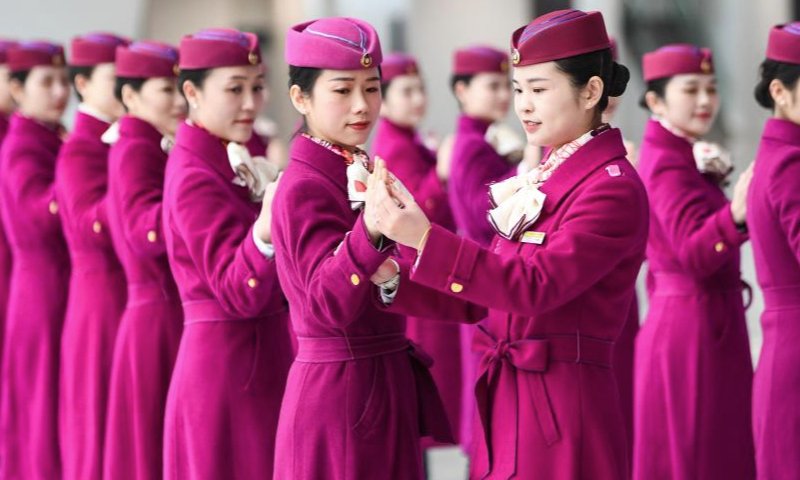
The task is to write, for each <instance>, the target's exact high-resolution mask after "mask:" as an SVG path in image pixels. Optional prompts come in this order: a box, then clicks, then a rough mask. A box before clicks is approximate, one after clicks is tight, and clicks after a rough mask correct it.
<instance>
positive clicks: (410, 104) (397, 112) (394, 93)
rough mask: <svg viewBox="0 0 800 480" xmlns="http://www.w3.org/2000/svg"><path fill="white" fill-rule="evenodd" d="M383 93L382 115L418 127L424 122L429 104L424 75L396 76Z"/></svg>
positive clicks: (402, 123) (397, 122) (405, 124)
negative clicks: (423, 79)
mask: <svg viewBox="0 0 800 480" xmlns="http://www.w3.org/2000/svg"><path fill="white" fill-rule="evenodd" d="M383 94H384V97H383V105H382V107H381V115H383V116H384V117H386V118H387V119H389V120H390V121H391V122H392V123H394V124H396V125H400V126H403V127H408V128H416V127H417V126H418V125H419V124H420V123H421V122H422V119H423V118H424V117H425V110H426V108H427V106H428V96H427V94H426V93H425V83H424V82H423V81H422V77H420V76H419V75H400V76H398V77H395V78H394V79H393V80H392V81H391V83H389V88H387V89H386V91H385V92H383Z"/></svg>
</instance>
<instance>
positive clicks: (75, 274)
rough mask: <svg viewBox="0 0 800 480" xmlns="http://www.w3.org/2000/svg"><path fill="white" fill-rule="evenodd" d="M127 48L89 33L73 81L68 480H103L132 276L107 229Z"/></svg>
mask: <svg viewBox="0 0 800 480" xmlns="http://www.w3.org/2000/svg"><path fill="white" fill-rule="evenodd" d="M125 43H127V42H126V41H125V40H123V39H121V38H119V37H115V36H112V35H108V34H100V33H90V34H87V35H82V36H79V37H76V38H75V39H73V40H72V49H71V52H70V53H71V57H70V63H69V69H68V70H69V74H70V77H71V79H72V84H73V86H74V87H75V91H76V93H77V94H78V99H79V100H80V102H81V103H80V105H79V106H78V112H77V113H76V114H75V125H74V128H73V131H72V133H71V134H70V137H69V139H68V140H67V141H66V142H64V146H63V147H62V148H61V152H60V153H59V156H58V162H57V164H56V185H55V189H56V197H57V198H58V202H59V206H60V209H59V214H60V215H61V223H62V224H63V227H64V236H65V237H66V239H67V247H69V254H70V258H71V259H72V276H71V277H70V289H69V300H68V302H67V313H66V317H65V319H64V332H63V334H62V339H61V377H60V384H59V405H58V411H59V439H60V441H61V458H62V461H63V467H64V472H63V473H64V479H65V480H70V479H74V480H79V479H80V480H84V479H85V480H91V479H99V478H101V477H102V474H103V436H104V435H105V421H106V406H107V404H108V384H109V380H110V378H111V361H112V358H113V354H114V339H115V338H116V335H117V326H118V325H119V320H120V318H121V316H122V310H123V308H124V307H125V299H126V288H125V273H124V272H123V271H122V266H121V265H120V264H119V260H118V259H117V255H116V253H115V252H114V245H113V243H112V241H111V232H110V231H109V229H108V211H107V210H106V192H107V189H108V148H109V147H108V145H107V144H106V143H104V142H103V140H102V139H101V137H102V136H103V134H104V133H105V132H106V130H108V128H109V127H110V126H111V123H112V122H114V121H116V119H117V118H119V116H120V115H121V114H122V104H120V103H119V101H118V100H117V99H116V98H114V80H115V77H114V55H115V52H116V48H117V45H123V44H125Z"/></svg>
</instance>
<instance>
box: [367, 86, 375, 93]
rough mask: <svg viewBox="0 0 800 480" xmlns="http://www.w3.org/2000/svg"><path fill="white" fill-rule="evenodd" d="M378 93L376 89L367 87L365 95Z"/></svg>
mask: <svg viewBox="0 0 800 480" xmlns="http://www.w3.org/2000/svg"><path fill="white" fill-rule="evenodd" d="M377 91H378V87H369V88H367V93H375V92H377Z"/></svg>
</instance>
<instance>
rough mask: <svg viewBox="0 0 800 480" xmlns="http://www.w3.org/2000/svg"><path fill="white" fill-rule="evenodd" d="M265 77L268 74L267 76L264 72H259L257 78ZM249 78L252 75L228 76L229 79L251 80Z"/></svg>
mask: <svg viewBox="0 0 800 480" xmlns="http://www.w3.org/2000/svg"><path fill="white" fill-rule="evenodd" d="M265 78H267V77H266V76H265V75H264V74H263V73H260V74H259V75H258V76H257V77H256V80H263V79H265ZM249 79H250V77H247V76H245V75H231V76H230V77H229V78H228V80H249Z"/></svg>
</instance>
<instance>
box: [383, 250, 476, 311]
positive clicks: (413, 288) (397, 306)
mask: <svg viewBox="0 0 800 480" xmlns="http://www.w3.org/2000/svg"><path fill="white" fill-rule="evenodd" d="M395 260H396V261H397V263H398V264H399V265H400V284H399V286H398V287H397V294H396V295H395V297H394V301H393V302H392V303H391V305H388V306H387V305H384V304H383V302H382V301H380V300H378V302H379V304H378V305H379V306H380V307H381V308H384V309H386V310H387V311H389V312H392V313H397V314H400V315H406V316H409V317H422V318H428V319H432V320H443V321H450V322H458V323H476V322H479V321H481V320H483V319H484V318H486V316H487V315H488V313H489V312H488V309H487V308H486V307H483V306H480V305H476V304H474V303H471V302H468V301H466V300H464V299H463V298H458V297H455V296H452V295H448V294H447V293H442V292H440V291H439V290H436V289H434V288H430V287H427V286H425V285H422V284H421V283H417V282H415V281H413V280H411V270H412V268H413V263H412V262H410V261H408V260H402V259H395Z"/></svg>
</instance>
